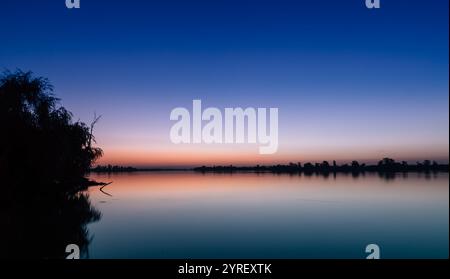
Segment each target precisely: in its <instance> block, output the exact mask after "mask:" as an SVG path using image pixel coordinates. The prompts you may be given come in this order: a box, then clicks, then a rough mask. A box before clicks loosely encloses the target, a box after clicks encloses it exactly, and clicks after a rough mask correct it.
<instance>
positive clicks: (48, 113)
mask: <svg viewBox="0 0 450 279" xmlns="http://www.w3.org/2000/svg"><path fill="white" fill-rule="evenodd" d="M97 120H98V118H96V119H95V120H94V122H93V124H95V122H96V121H97ZM93 124H91V126H90V127H88V126H87V125H86V124H84V123H82V122H79V121H77V122H74V121H72V114H71V113H70V112H69V111H67V110H66V109H65V108H64V107H62V106H58V99H57V98H56V97H55V96H54V95H53V87H52V86H51V84H50V83H49V81H48V80H47V79H45V78H41V77H33V75H32V73H31V72H22V71H20V70H18V71H16V72H14V73H11V72H5V73H4V74H3V75H2V76H0V127H1V129H2V136H1V137H0V181H1V183H2V195H0V217H1V218H2V220H3V221H4V222H3V226H2V230H0V237H1V239H3V240H4V241H5V242H6V251H4V253H2V257H5V256H6V257H8V258H24V257H27V258H64V257H65V247H66V245H68V244H77V245H78V246H79V247H80V251H81V253H82V255H84V256H87V255H88V252H87V251H88V250H87V248H88V244H89V242H90V241H91V238H90V237H89V232H88V230H87V227H86V226H87V224H88V223H90V222H94V221H97V220H99V219H100V217H101V214H100V212H99V211H97V210H96V209H95V208H94V207H92V206H91V204H90V200H89V196H88V195H87V193H83V192H81V190H85V189H86V188H87V186H88V185H89V184H98V183H95V182H90V181H88V180H87V179H86V178H85V177H84V175H85V174H86V173H87V172H88V171H89V169H90V168H91V166H92V164H93V162H94V161H95V160H96V159H97V158H99V157H100V156H101V155H102V150H101V149H100V148H97V147H93V146H92V142H95V139H94V137H93V135H92V129H93Z"/></svg>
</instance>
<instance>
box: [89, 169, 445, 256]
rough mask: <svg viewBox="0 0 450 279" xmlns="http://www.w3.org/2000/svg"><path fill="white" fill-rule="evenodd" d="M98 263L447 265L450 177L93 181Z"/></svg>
mask: <svg viewBox="0 0 450 279" xmlns="http://www.w3.org/2000/svg"><path fill="white" fill-rule="evenodd" d="M91 178H93V179H95V180H98V181H104V182H109V181H112V182H113V183H112V184H111V185H108V186H107V187H105V188H104V189H103V190H104V191H105V192H107V193H108V194H110V195H111V196H108V195H107V194H105V193H102V192H101V191H99V187H93V188H91V189H90V190H89V192H90V197H91V201H92V205H93V206H95V207H96V208H97V209H99V210H100V211H101V213H102V218H101V219H100V221H98V222H96V223H91V224H90V225H89V226H88V229H89V232H90V233H91V235H92V236H93V240H92V242H91V244H90V246H89V257H91V258H365V257H366V253H365V251H364V250H365V247H366V245H368V244H370V243H376V244H378V245H379V246H380V248H381V257H382V258H447V257H448V245H449V186H448V183H449V176H448V174H446V173H445V174H444V173H440V174H436V175H433V174H431V175H429V176H426V175H425V174H417V173H409V174H408V175H406V176H405V175H402V174H398V175H396V176H395V178H390V179H385V178H381V177H379V176H378V175H377V174H366V175H365V176H359V177H357V178H355V177H352V176H351V175H343V174H338V175H337V177H333V176H332V175H331V176H329V177H328V178H326V177H323V176H309V177H308V176H305V175H302V176H299V175H293V176H290V175H287V174H283V175H274V174H255V173H240V174H212V173H211V174H201V173H194V172H137V173H121V174H112V175H107V174H92V175H91Z"/></svg>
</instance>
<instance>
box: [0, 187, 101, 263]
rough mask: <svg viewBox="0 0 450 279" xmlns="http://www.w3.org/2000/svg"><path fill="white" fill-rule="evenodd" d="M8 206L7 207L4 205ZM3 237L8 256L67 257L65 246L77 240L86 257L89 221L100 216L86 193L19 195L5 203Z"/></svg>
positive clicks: (89, 238) (98, 218)
mask: <svg viewBox="0 0 450 279" xmlns="http://www.w3.org/2000/svg"><path fill="white" fill-rule="evenodd" d="M4 206H5V208H3V207H4ZM1 212H2V214H1V215H4V216H1V218H2V220H5V221H6V222H5V221H3V224H4V226H2V227H3V229H2V230H1V237H2V240H3V241H4V243H6V251H5V250H3V251H4V253H5V254H2V256H1V257H8V258H64V257H65V247H66V246H67V245H68V244H71V243H73V244H77V245H78V246H79V247H80V252H81V255H82V256H84V257H87V256H88V255H89V254H88V245H89V243H90V241H91V236H90V235H89V232H88V230H87V225H88V224H89V223H91V222H95V221H98V220H100V217H101V213H100V212H99V211H98V210H97V209H95V208H94V207H92V205H91V203H90V200H89V196H88V195H87V194H86V193H78V194H74V195H46V196H45V197H43V196H39V197H33V198H31V197H26V198H24V197H23V196H22V197H20V196H19V197H16V198H14V199H12V200H10V202H6V203H2V210H1Z"/></svg>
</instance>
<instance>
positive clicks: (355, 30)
mask: <svg viewBox="0 0 450 279" xmlns="http://www.w3.org/2000/svg"><path fill="white" fill-rule="evenodd" d="M381 5H382V7H381V9H377V10H369V9H367V8H366V7H365V4H364V1H363V0H345V1H334V0H314V1H313V0H309V1H293V0H292V1H230V0H228V1H87V0H84V1H83V0H81V9H77V10H75V9H72V10H68V9H66V7H65V4H64V1H63V0H54V1H25V0H14V1H13V0H6V1H2V2H1V4H0V24H1V26H2V33H1V43H0V68H2V69H10V70H14V69H16V68H20V69H22V70H32V71H33V72H35V73H36V74H37V75H40V76H45V77H48V78H49V79H50V80H51V81H52V83H53V84H54V85H55V93H56V94H57V96H58V97H60V98H61V99H62V104H63V105H64V106H66V107H67V108H68V109H69V110H70V111H72V112H73V113H74V115H75V118H76V119H78V118H80V119H81V120H83V121H89V120H90V119H91V118H92V115H93V113H94V111H95V112H97V114H101V115H102V117H103V118H102V120H101V122H100V123H99V125H98V127H97V133H96V136H97V139H98V142H99V144H100V145H101V146H102V147H103V148H104V149H105V156H104V158H103V159H102V160H104V162H114V163H123V164H125V163H127V164H133V163H136V164H139V165H152V164H176V163H177V162H175V161H174V162H169V161H167V162H166V161H158V160H159V159H158V158H160V157H161V156H162V155H161V154H168V153H173V154H184V153H183V152H187V153H189V152H191V151H192V152H193V150H194V151H195V152H196V154H198V155H199V158H200V159H199V160H200V161H201V160H205V158H207V157H208V158H209V157H210V156H211V151H210V149H211V148H210V147H202V146H195V147H192V146H174V145H172V144H171V143H170V140H169V137H168V135H169V132H168V131H169V129H170V126H171V122H170V121H169V114H170V110H171V109H172V108H173V107H178V106H185V107H189V106H190V105H191V104H192V100H193V99H202V100H203V102H204V104H205V105H206V106H215V107H219V108H221V107H235V106H241V107H246V106H252V107H278V108H279V111H280V149H279V150H280V151H279V153H278V154H276V155H273V156H272V157H265V158H259V157H257V158H255V157H254V156H253V157H252V154H254V153H256V151H255V150H256V148H257V147H256V146H255V147H248V148H247V147H244V148H243V149H242V150H243V151H242V150H241V149H240V148H238V149H239V150H240V151H239V152H241V153H240V154H237V153H236V158H240V157H242V158H244V157H246V158H247V157H248V158H252V159H251V160H252V161H254V160H255V159H256V160H264V161H277V160H278V161H285V160H291V159H292V160H294V159H297V158H298V160H301V159H302V158H304V159H305V160H307V159H311V160H315V159H317V160H321V159H333V158H337V159H341V160H347V159H350V158H351V157H354V158H358V159H361V160H366V161H370V160H375V159H378V158H380V157H381V156H392V157H395V158H399V159H407V160H416V159H423V157H427V158H432V159H437V160H441V161H448V140H449V129H448V125H449V121H448V119H449V117H448V101H449V100H448V74H449V73H448V65H449V64H448V62H449V58H448V31H449V30H448V26H449V25H448V8H449V7H448V1H441V0H433V1H423V0H422V1H418V0H409V1H406V0H389V1H387V0H384V1H383V0H381ZM230 148H231V151H232V149H233V147H222V146H216V147H214V152H216V153H215V156H216V158H219V157H220V156H221V155H223V154H224V153H227V152H229V151H230ZM138 150H139V151H138ZM133 152H135V153H137V152H139V153H142V154H146V155H148V156H144V157H145V158H140V159H139V160H134V161H133V159H132V155H130V156H131V157H130V158H129V159H127V160H122V161H121V159H120V158H123V156H122V155H119V154H135V153H133ZM236 152H237V151H236ZM241 154H242V155H241ZM202 156H203V157H202ZM155 158H156V159H155ZM224 158H225V157H224ZM174 160H175V159H174ZM211 160H212V159H211ZM227 160H232V159H230V158H228V157H227V158H225V159H222V160H219V161H227ZM186 162H187V161H186ZM186 162H184V163H186ZM242 162H243V163H245V160H244V159H242ZM184 163H183V164H184ZM192 163H193V164H195V163H197V162H192Z"/></svg>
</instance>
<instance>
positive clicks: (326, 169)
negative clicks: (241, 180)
mask: <svg viewBox="0 0 450 279" xmlns="http://www.w3.org/2000/svg"><path fill="white" fill-rule="evenodd" d="M448 170H449V165H448V164H438V163H437V162H435V161H433V162H432V161H430V160H425V161H423V162H417V163H416V164H414V165H412V164H408V163H407V162H406V161H402V162H396V161H395V160H394V159H391V158H383V159H382V160H380V161H379V162H378V164H377V165H366V164H364V163H361V164H360V163H359V162H358V161H352V162H351V164H343V165H337V164H336V161H333V162H332V163H331V164H330V163H329V162H328V161H323V162H322V163H310V162H308V163H305V164H303V165H302V164H301V163H289V164H288V165H272V166H261V165H256V166H250V167H237V166H233V165H229V166H211V167H207V166H202V167H197V168H194V171H200V172H234V171H252V172H274V173H298V172H304V173H314V172H315V173H331V172H346V173H350V172H353V173H358V172H366V171H367V172H448Z"/></svg>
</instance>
